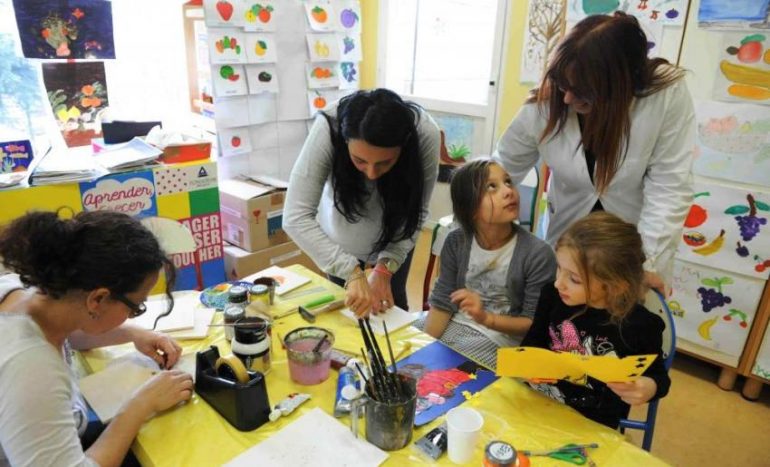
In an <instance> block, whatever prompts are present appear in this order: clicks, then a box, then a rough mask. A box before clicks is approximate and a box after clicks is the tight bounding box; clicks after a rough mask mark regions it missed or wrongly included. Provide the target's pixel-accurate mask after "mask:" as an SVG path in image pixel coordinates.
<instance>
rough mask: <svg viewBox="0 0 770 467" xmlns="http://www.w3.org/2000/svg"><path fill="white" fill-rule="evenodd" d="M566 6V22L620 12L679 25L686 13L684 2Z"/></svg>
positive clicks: (597, 0) (575, 0)
mask: <svg viewBox="0 0 770 467" xmlns="http://www.w3.org/2000/svg"><path fill="white" fill-rule="evenodd" d="M567 4H568V7H567V20H568V21H570V22H577V21H580V20H581V19H583V18H585V17H586V16H590V15H607V14H612V13H613V12H615V11H618V10H620V11H624V12H626V13H628V14H629V15H634V16H636V17H637V18H639V19H640V20H644V21H649V22H660V23H665V24H671V25H674V24H676V25H681V24H684V19H685V18H684V16H685V14H686V13H687V1H686V0H633V1H630V0H623V1H621V0H570V1H569V2H567Z"/></svg>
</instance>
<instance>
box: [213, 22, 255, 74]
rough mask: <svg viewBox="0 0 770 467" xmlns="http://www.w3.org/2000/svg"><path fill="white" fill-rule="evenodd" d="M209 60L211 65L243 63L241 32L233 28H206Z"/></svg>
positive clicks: (244, 54) (244, 59)
mask: <svg viewBox="0 0 770 467" xmlns="http://www.w3.org/2000/svg"><path fill="white" fill-rule="evenodd" d="M208 41H209V62H210V63H211V64H212V65H221V64H227V63H244V62H245V61H246V53H245V50H244V49H243V44H244V39H243V32H241V31H240V30H238V29H235V28H225V29H219V28H211V29H209V30H208Z"/></svg>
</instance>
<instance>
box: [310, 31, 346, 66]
mask: <svg viewBox="0 0 770 467" xmlns="http://www.w3.org/2000/svg"><path fill="white" fill-rule="evenodd" d="M307 50H308V52H310V61H311V62H337V61H339V59H340V49H339V47H338V41H337V36H336V35H334V34H330V33H309V34H307Z"/></svg>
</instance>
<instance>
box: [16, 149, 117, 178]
mask: <svg viewBox="0 0 770 467" xmlns="http://www.w3.org/2000/svg"><path fill="white" fill-rule="evenodd" d="M33 163H34V162H33ZM108 173H109V171H108V170H107V169H105V168H104V167H101V166H100V165H98V164H97V163H96V162H95V161H94V157H93V155H92V153H91V147H90V146H83V147H81V148H76V149H75V148H73V149H69V150H56V151H50V152H48V153H47V154H46V155H44V156H43V157H42V158H41V159H40V160H39V162H38V163H37V165H36V166H35V168H34V169H33V170H32V175H30V177H29V184H30V185H53V184H57V183H72V182H86V181H90V180H95V179H97V178H99V177H102V176H104V175H107V174H108Z"/></svg>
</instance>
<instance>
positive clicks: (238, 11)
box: [203, 0, 244, 28]
mask: <svg viewBox="0 0 770 467" xmlns="http://www.w3.org/2000/svg"><path fill="white" fill-rule="evenodd" d="M203 12H204V16H205V18H206V26H214V27H220V28H221V27H231V28H232V27H240V26H242V25H243V20H244V19H243V2H241V1H238V0H203Z"/></svg>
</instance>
